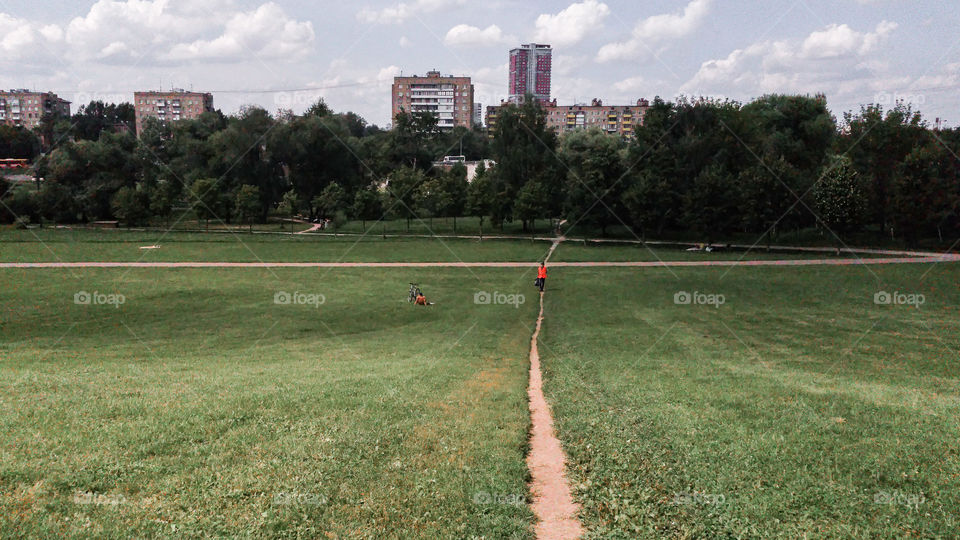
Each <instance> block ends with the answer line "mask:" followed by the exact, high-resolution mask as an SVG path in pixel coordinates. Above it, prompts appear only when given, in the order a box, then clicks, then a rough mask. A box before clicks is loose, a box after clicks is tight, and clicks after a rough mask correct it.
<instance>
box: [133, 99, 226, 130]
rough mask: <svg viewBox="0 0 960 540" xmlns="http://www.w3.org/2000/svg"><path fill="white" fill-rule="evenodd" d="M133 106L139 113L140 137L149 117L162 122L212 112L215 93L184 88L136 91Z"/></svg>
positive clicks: (196, 116) (186, 118) (138, 126)
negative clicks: (167, 90)
mask: <svg viewBox="0 0 960 540" xmlns="http://www.w3.org/2000/svg"><path fill="white" fill-rule="evenodd" d="M133 107H134V109H135V110H136V114H137V136H138V137H139V136H140V132H141V131H142V129H143V123H144V121H145V120H146V119H147V118H156V119H158V120H160V121H161V122H171V121H173V122H176V121H177V120H190V119H193V118H198V117H199V116H200V115H202V114H203V113H205V112H212V111H213V94H205V93H200V92H187V91H185V90H182V89H176V90H171V91H169V92H136V93H134V95H133Z"/></svg>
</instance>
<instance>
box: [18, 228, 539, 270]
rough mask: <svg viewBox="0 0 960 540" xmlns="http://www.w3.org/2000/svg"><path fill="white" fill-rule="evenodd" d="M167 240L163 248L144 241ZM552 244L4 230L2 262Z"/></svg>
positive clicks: (483, 252)
mask: <svg viewBox="0 0 960 540" xmlns="http://www.w3.org/2000/svg"><path fill="white" fill-rule="evenodd" d="M157 244H159V245H160V249H157V250H141V249H140V248H141V247H143V246H153V245H157ZM549 249H550V243H549V242H546V241H538V242H532V241H529V240H484V241H482V242H480V241H477V240H459V239H440V238H436V239H428V238H409V239H400V238H388V239H386V240H384V239H382V238H381V237H378V236H367V237H363V238H361V237H357V236H342V237H332V236H306V235H303V236H293V235H286V236H282V235H256V234H252V235H251V234H231V233H209V234H205V233H180V232H174V233H162V232H157V233H152V232H138V231H126V230H109V231H95V230H94V231H89V230H70V229H43V230H31V231H16V230H10V229H8V230H5V231H0V261H2V262H35V261H46V262H91V261H111V262H116V261H123V262H131V261H141V262H180V261H225V262H259V261H264V262H376V261H394V262H458V261H464V262H478V261H479V262H483V261H516V262H523V261H529V262H533V261H538V260H540V259H542V258H543V257H544V255H546V253H547V251H548V250H549Z"/></svg>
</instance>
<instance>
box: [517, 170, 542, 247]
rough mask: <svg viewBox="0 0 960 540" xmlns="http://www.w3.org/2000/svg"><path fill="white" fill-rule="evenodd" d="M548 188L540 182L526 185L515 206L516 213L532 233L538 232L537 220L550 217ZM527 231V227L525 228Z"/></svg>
mask: <svg viewBox="0 0 960 540" xmlns="http://www.w3.org/2000/svg"><path fill="white" fill-rule="evenodd" d="M546 191H547V190H546V188H545V187H544V186H543V184H542V182H541V181H539V180H531V181H529V182H527V183H526V184H524V186H523V187H522V188H521V189H520V194H519V195H518V196H517V201H516V203H515V204H514V213H515V214H516V216H517V218H519V219H521V220H522V221H523V223H524V224H529V230H530V233H531V234H533V233H534V232H536V229H537V228H536V221H537V219H541V218H547V217H549V216H548V212H549V210H548V204H547V201H548V196H547V193H546ZM524 229H525V230H526V229H527V227H526V226H525V227H524Z"/></svg>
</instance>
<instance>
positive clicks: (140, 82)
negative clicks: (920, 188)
mask: <svg viewBox="0 0 960 540" xmlns="http://www.w3.org/2000/svg"><path fill="white" fill-rule="evenodd" d="M958 28H960V4H958V3H957V2H956V0H950V1H943V0H749V1H740V2H733V1H729V0H727V1H721V0H647V1H643V2H639V1H637V0H582V1H578V2H572V3H571V2H569V1H565V2H523V1H515V0H488V1H468V0H354V1H346V2H344V1H339V2H331V1H327V0H319V1H316V0H274V1H272V2H263V1H262V0H96V1H94V0H79V1H78V0H72V1H65V0H32V1H30V2H27V1H26V0H0V87H2V88H5V89H6V88H21V87H29V88H34V89H44V90H46V89H49V90H53V91H56V92H57V93H59V94H61V95H62V96H63V97H66V98H67V99H71V100H72V101H74V102H75V103H78V104H79V103H85V102H88V101H90V99H103V100H105V101H132V99H133V92H134V91H135V90H154V89H159V88H161V85H162V88H164V89H168V88H171V87H179V88H187V89H190V88H192V89H194V90H198V91H200V90H202V91H211V92H213V93H214V100H215V105H216V106H217V107H218V108H220V109H222V110H223V111H224V112H225V113H228V114H229V113H233V112H235V111H236V110H237V109H238V108H239V107H240V106H241V105H243V104H259V105H262V106H264V107H266V108H267V109H268V110H271V111H273V110H276V109H278V108H291V109H293V110H295V111H297V112H299V111H302V110H303V109H305V108H306V107H307V106H308V105H309V104H310V103H312V102H313V101H315V100H316V99H317V98H318V97H320V96H322V97H324V98H325V99H326V101H327V103H329V104H330V105H331V106H332V107H333V108H334V109H335V110H342V111H345V110H352V111H355V112H358V113H360V114H361V115H362V116H364V117H365V118H366V119H367V120H368V121H370V122H372V123H377V124H380V125H384V124H387V123H389V121H390V118H389V116H390V84H391V82H392V78H393V76H394V75H399V74H400V73H403V74H414V73H416V74H423V73H424V72H426V71H428V70H430V69H434V68H435V69H438V70H440V71H441V72H443V73H445V74H455V75H469V76H471V77H473V79H474V83H475V85H476V89H477V99H478V101H480V102H481V103H483V104H484V105H487V104H492V103H499V101H500V100H501V99H503V98H505V97H506V89H507V58H508V51H509V49H510V48H512V47H514V46H517V45H519V44H521V43H529V42H538V43H550V44H552V45H553V46H554V75H553V96H554V97H556V98H558V99H559V101H560V102H561V104H572V103H575V102H583V101H589V100H590V99H591V98H593V97H599V98H601V99H603V100H604V102H606V103H611V104H613V103H617V104H619V103H632V102H635V101H636V99H638V98H640V97H646V98H653V97H654V96H657V95H659V96H662V97H664V98H670V99H672V98H675V97H676V96H678V95H681V94H682V95H688V96H699V95H706V96H711V97H721V98H723V97H728V98H732V99H737V100H742V101H743V100H749V99H751V98H753V97H757V96H760V95H763V94H765V93H771V92H784V93H809V94H813V93H817V92H823V93H825V94H827V97H828V100H829V105H830V108H831V109H832V110H833V112H834V113H835V114H837V115H838V116H839V115H841V114H842V113H843V112H844V111H847V110H851V109H859V105H860V104H862V103H870V102H880V103H885V104H889V103H891V102H893V101H894V100H896V99H904V100H907V101H911V102H913V104H914V105H915V107H916V108H919V109H920V110H921V111H922V112H923V113H924V115H925V116H926V117H928V118H929V119H930V120H931V121H932V119H933V118H936V117H941V118H944V119H945V120H946V122H947V123H948V125H950V126H951V127H955V126H960V32H958V31H957V30H958Z"/></svg>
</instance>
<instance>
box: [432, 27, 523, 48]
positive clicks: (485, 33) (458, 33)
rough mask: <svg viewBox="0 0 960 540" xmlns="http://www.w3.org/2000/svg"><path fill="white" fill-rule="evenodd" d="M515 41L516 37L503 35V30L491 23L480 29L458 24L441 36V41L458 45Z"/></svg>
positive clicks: (480, 44)
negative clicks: (444, 35)
mask: <svg viewBox="0 0 960 540" xmlns="http://www.w3.org/2000/svg"><path fill="white" fill-rule="evenodd" d="M513 41H516V38H514V37H512V36H507V35H504V33H503V31H502V30H500V27H499V26H497V25H495V24H491V25H490V26H488V27H486V28H484V29H482V30H481V29H480V28H477V27H476V26H470V25H468V24H458V25H456V26H454V27H453V28H451V29H450V30H449V31H448V32H447V35H446V37H444V38H443V42H444V43H446V44H447V45H452V46H460V45H474V46H486V45H499V44H502V43H509V42H513Z"/></svg>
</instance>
